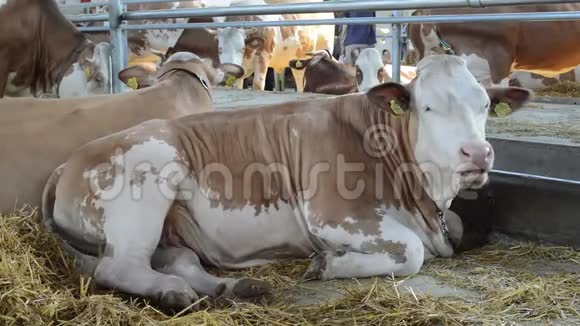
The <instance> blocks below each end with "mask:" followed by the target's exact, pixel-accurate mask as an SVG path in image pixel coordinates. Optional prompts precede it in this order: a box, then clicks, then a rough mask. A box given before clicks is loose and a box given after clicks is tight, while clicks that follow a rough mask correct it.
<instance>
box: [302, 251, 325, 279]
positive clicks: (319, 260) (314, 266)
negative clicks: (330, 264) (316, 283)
mask: <svg viewBox="0 0 580 326" xmlns="http://www.w3.org/2000/svg"><path fill="white" fill-rule="evenodd" d="M325 270H326V254H325V253H322V254H320V255H318V256H316V257H314V258H313V259H312V262H310V266H308V269H307V270H306V272H305V273H304V276H302V278H303V279H304V280H305V281H310V280H320V279H322V275H323V273H324V271H325Z"/></svg>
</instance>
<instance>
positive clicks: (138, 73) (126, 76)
mask: <svg viewBox="0 0 580 326" xmlns="http://www.w3.org/2000/svg"><path fill="white" fill-rule="evenodd" d="M119 79H120V80H121V81H122V82H123V83H125V85H127V86H129V87H130V88H132V89H141V88H146V87H149V86H152V85H155V84H156V83H157V79H156V78H155V77H154V76H153V74H152V73H151V72H149V71H147V69H145V68H143V67H141V66H132V67H129V68H126V69H123V70H121V72H119Z"/></svg>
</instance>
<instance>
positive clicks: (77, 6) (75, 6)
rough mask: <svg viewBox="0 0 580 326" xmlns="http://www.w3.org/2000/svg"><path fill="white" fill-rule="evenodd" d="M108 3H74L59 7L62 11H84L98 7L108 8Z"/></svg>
mask: <svg viewBox="0 0 580 326" xmlns="http://www.w3.org/2000/svg"><path fill="white" fill-rule="evenodd" d="M108 5H109V2H108V1H101V2H85V3H73V4H68V5H66V6H58V7H59V8H60V9H61V10H62V9H84V8H92V7H98V6H108Z"/></svg>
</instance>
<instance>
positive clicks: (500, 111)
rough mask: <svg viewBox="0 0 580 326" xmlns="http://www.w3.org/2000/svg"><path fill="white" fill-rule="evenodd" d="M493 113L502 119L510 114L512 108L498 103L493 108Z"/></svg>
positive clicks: (503, 103)
mask: <svg viewBox="0 0 580 326" xmlns="http://www.w3.org/2000/svg"><path fill="white" fill-rule="evenodd" d="M493 111H494V112H495V114H497V116H498V117H500V118H502V117H505V116H507V115H509V114H510V113H511V112H512V108H511V107H510V106H509V104H507V103H505V102H500V103H498V104H497V105H496V106H495V107H494V108H493Z"/></svg>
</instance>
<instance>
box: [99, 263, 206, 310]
mask: <svg viewBox="0 0 580 326" xmlns="http://www.w3.org/2000/svg"><path fill="white" fill-rule="evenodd" d="M95 281H96V283H97V284H98V285H99V286H103V287H106V288H110V289H117V290H120V291H122V292H125V293H128V294H131V295H137V296H142V297H147V298H149V299H151V300H153V301H156V302H158V303H159V305H160V306H161V307H162V308H163V309H166V310H169V311H174V312H175V311H180V310H182V309H185V308H187V307H189V306H190V305H191V304H192V303H194V302H195V301H196V300H197V299H198V296H197V294H196V293H195V291H193V289H192V288H191V287H190V286H189V284H188V283H187V282H186V281H185V280H184V279H182V278H181V277H178V276H174V275H166V274H163V273H159V272H157V271H154V270H153V269H151V267H150V265H149V264H148V263H147V262H146V261H136V260H134V259H128V258H124V257H118V258H117V257H103V259H102V260H101V261H100V263H99V265H98V266H97V268H96V270H95ZM194 308H196V307H194Z"/></svg>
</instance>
